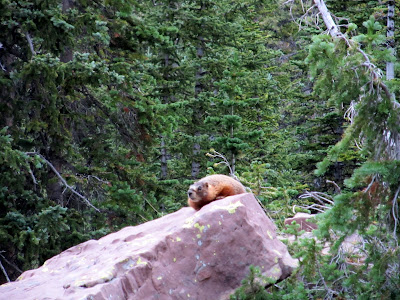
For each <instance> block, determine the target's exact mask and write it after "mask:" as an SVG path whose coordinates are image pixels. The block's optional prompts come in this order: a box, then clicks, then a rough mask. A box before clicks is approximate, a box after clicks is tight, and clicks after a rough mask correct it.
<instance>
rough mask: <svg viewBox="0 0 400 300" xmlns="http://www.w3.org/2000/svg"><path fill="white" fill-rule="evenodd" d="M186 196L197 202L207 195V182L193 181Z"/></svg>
mask: <svg viewBox="0 0 400 300" xmlns="http://www.w3.org/2000/svg"><path fill="white" fill-rule="evenodd" d="M187 194H188V197H189V199H190V200H191V201H193V202H198V201H201V200H204V199H206V198H207V195H208V183H207V182H195V183H193V184H192V185H191V186H190V187H189V190H188V192H187Z"/></svg>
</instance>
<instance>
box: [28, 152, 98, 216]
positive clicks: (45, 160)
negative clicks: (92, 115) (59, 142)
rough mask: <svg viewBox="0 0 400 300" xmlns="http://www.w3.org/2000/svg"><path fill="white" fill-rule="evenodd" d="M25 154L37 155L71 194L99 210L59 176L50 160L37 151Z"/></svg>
mask: <svg viewBox="0 0 400 300" xmlns="http://www.w3.org/2000/svg"><path fill="white" fill-rule="evenodd" d="M25 154H27V155H37V156H39V157H40V158H41V159H42V160H43V161H44V162H45V163H46V164H47V165H48V166H49V167H50V169H51V170H52V171H53V172H54V174H56V176H57V177H58V179H60V181H61V183H62V184H63V185H64V186H65V188H66V189H68V190H70V191H71V192H72V193H73V194H75V195H76V196H78V197H79V198H80V199H82V200H83V201H84V202H85V203H86V204H87V205H88V206H90V207H91V208H93V209H94V210H96V211H97V212H100V210H99V209H98V208H97V207H95V206H94V205H93V204H92V203H90V201H89V200H88V199H87V198H86V197H85V196H83V195H81V194H80V193H78V192H77V191H76V190H75V189H74V188H73V187H72V186H70V185H69V184H68V183H67V181H66V180H65V179H64V178H63V177H62V176H61V174H60V173H59V172H58V171H57V169H56V168H55V167H54V166H53V164H52V163H51V162H49V161H48V160H47V159H46V158H45V157H44V156H43V155H41V154H39V153H37V152H26V153H25Z"/></svg>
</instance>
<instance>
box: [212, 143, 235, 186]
mask: <svg viewBox="0 0 400 300" xmlns="http://www.w3.org/2000/svg"><path fill="white" fill-rule="evenodd" d="M211 152H212V153H207V154H206V155H207V156H209V157H212V158H216V157H217V158H220V159H222V161H220V162H219V163H217V164H224V165H226V166H227V167H228V168H229V175H231V176H232V177H233V178H235V179H236V180H237V181H239V179H238V178H237V176H236V175H235V174H233V170H232V168H231V164H230V163H229V161H228V160H227V159H226V157H225V156H224V155H223V154H221V153H219V152H217V151H215V150H212V151H211Z"/></svg>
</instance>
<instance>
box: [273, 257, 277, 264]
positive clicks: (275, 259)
mask: <svg viewBox="0 0 400 300" xmlns="http://www.w3.org/2000/svg"><path fill="white" fill-rule="evenodd" d="M274 262H275V263H276V264H277V263H278V257H277V256H275V258H274Z"/></svg>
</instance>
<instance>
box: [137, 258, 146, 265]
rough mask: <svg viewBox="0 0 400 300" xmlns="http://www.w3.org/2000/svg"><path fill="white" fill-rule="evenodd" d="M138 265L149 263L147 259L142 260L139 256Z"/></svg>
mask: <svg viewBox="0 0 400 300" xmlns="http://www.w3.org/2000/svg"><path fill="white" fill-rule="evenodd" d="M136 265H137V266H138V265H147V261H142V258H141V257H139V258H138V260H137V261H136Z"/></svg>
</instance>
